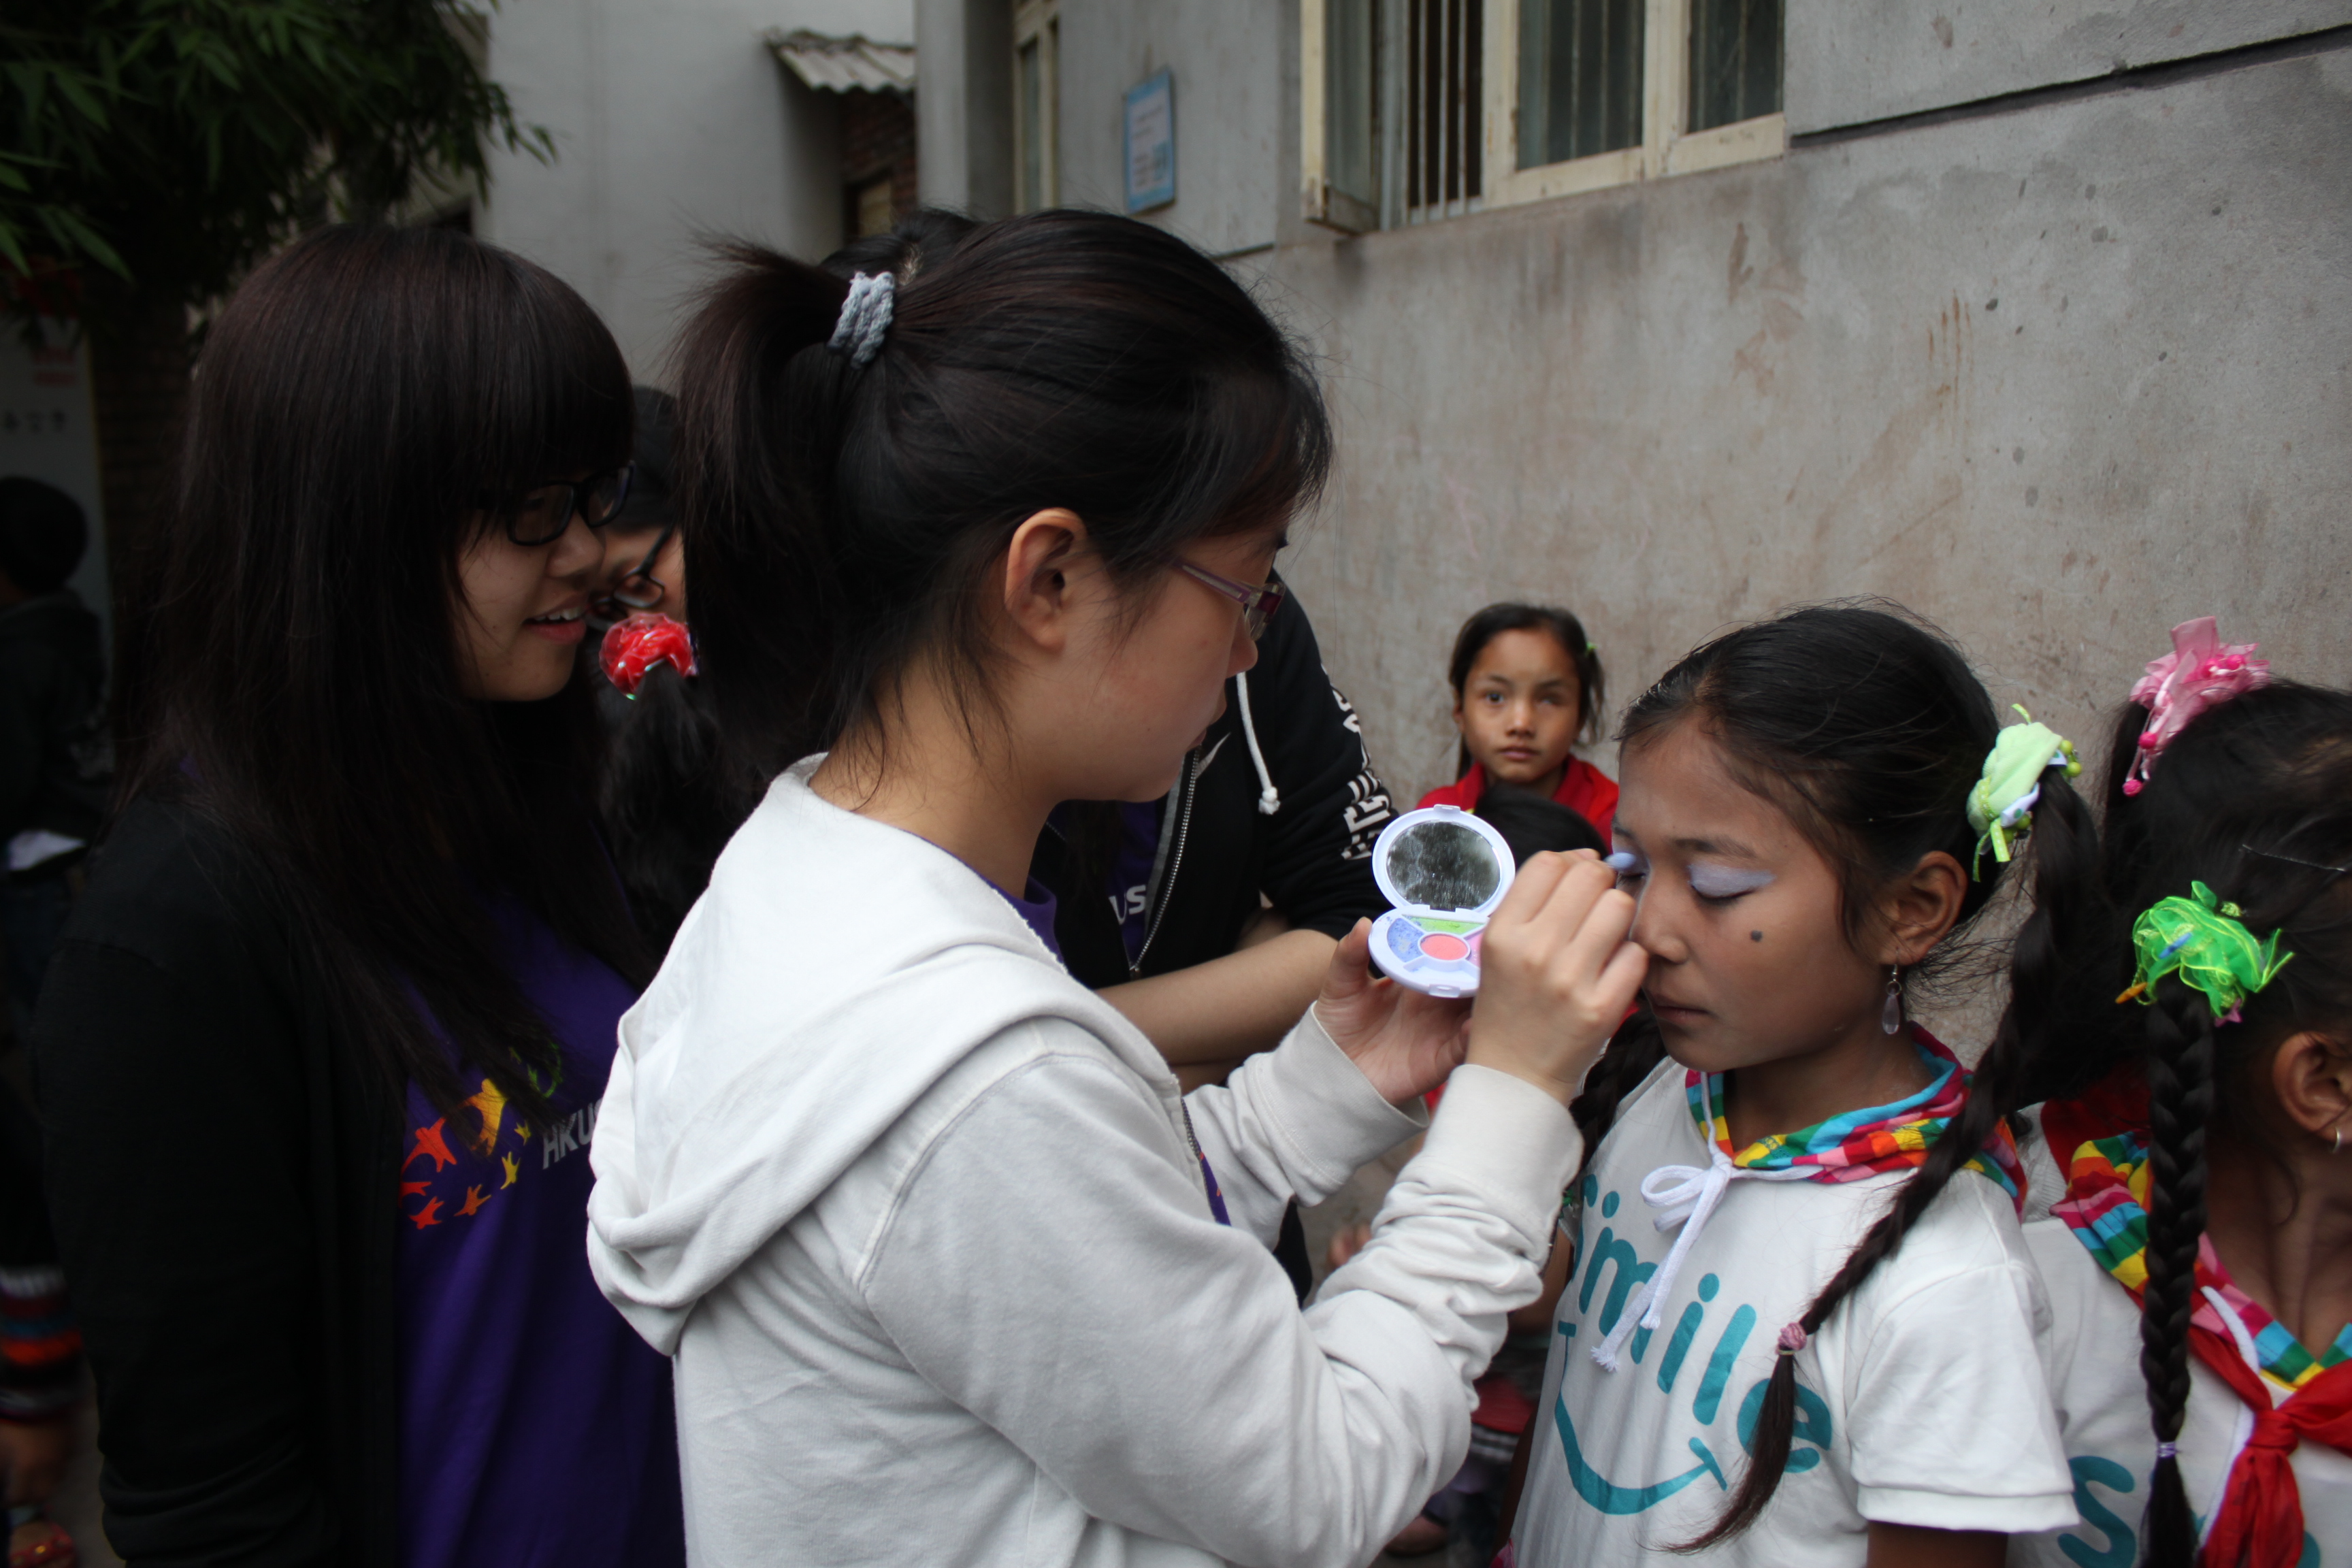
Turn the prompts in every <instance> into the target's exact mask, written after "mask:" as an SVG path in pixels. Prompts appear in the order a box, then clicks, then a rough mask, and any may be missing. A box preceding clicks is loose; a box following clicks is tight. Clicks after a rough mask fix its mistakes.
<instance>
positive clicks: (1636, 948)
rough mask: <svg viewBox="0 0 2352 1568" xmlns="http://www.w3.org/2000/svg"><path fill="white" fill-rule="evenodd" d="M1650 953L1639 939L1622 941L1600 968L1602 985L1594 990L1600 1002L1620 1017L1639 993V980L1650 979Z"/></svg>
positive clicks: (1640, 985) (1640, 983)
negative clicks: (1637, 940) (1636, 940)
mask: <svg viewBox="0 0 2352 1568" xmlns="http://www.w3.org/2000/svg"><path fill="white" fill-rule="evenodd" d="M1649 973H1650V955H1649V953H1648V952H1646V951H1645V950H1644V949H1643V947H1642V946H1641V944H1639V943H1638V942H1623V943H1621V944H1620V945H1619V947H1618V949H1617V951H1616V952H1613V953H1611V954H1610V955H1609V962H1608V963H1606V964H1605V965H1603V966H1602V968H1601V984H1599V985H1598V986H1597V987H1595V993H1596V994H1597V996H1598V997H1599V1000H1600V1002H1601V1005H1602V1006H1603V1007H1604V1008H1605V1009H1607V1010H1608V1011H1610V1012H1612V1013H1614V1014H1617V1015H1618V1016H1623V1015H1624V1012H1625V1009H1627V1008H1628V1007H1631V1006H1632V1005H1633V998H1634V997H1636V996H1638V995H1640V994H1641V992H1642V982H1643V981H1644V980H1646V979H1647V978H1649Z"/></svg>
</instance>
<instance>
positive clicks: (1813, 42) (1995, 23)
mask: <svg viewBox="0 0 2352 1568" xmlns="http://www.w3.org/2000/svg"><path fill="white" fill-rule="evenodd" d="M2347 23H2352V0H2226V3H2221V4H2217V3H2216V0H2043V3H2042V4H2039V5H2034V4H2026V3H2021V0H1974V3H1965V0H1927V3H1925V4H1922V3H1919V0H1902V3H1899V4H1890V3H1888V0H1795V3H1794V4H1792V5H1790V6H1789V20H1788V31H1787V59H1788V66H1787V72H1788V75H1787V83H1786V97H1787V101H1788V109H1789V129H1790V131H1792V132H1797V133H1798V134H1803V133H1805V132H1813V131H1822V130H1826V129H1828V128H1830V127H1832V126H1840V125H1853V124H1857V123H1860V122H1863V121H1872V120H1882V119H1885V118H1888V117H1890V116H1893V115H1897V114H1916V113H1918V112H1920V111H1921V110H1933V109H1945V108H1948V107H1950V106H1952V105H1954V104H1961V103H1970V102H1974V101H1976V100H1980V99H1987V98H1995V97H1999V96H2000V95H2002V94H2004V93H2012V92H2023V91H2028V90H2031V89H2034V88H2042V87H2052V86H2056V85H2059V84H2061V83H2065V82H2074V81H2082V80H2085V79H2089V78H2093V77H2100V76H2105V75H2107V74H2108V73H2110V72H2112V71H2116V70H2122V69H2127V68H2132V67H2136V66H2149V65H2161V64H2164V63H2166V62H2168V61H2174V60H2185V59H2189V58H2193V57H2195V56H2199V55H2209V54H2213V53H2217V52H2219V51H2221V50H2224V49H2233V48H2241V47H2245V46H2247V45H2250V44H2259V43H2263V42H2266V41H2268V40H2271V39H2276V38H2285V37H2296V36H2298V35H2302V34H2307V33H2312V32H2316V31H2318V30H2319V29H2321V28H2325V27H2336V26H2344V25H2345V24H2347Z"/></svg>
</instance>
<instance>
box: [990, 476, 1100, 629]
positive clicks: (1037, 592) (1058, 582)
mask: <svg viewBox="0 0 2352 1568" xmlns="http://www.w3.org/2000/svg"><path fill="white" fill-rule="evenodd" d="M1086 542H1087V525H1086V524H1085V523H1084V522H1083V521H1079V518H1078V514H1077V513H1076V512H1074V511H1071V510H1068V509H1066V508H1064V507H1058V506H1057V507H1048V508H1046V509H1045V510H1044V511H1040V512H1034V513H1032V514H1031V515H1030V516H1029V517H1027V518H1026V519H1024V521H1022V524H1021V526H1020V527H1018V528H1016V529H1014V530H1013V538H1012V541H1011V542H1009V543H1007V544H1006V545H1005V547H1004V578H1003V583H1004V613H1005V615H1006V616H1008V617H1009V618H1010V619H1011V620H1012V622H1013V626H1014V627H1015V628H1016V635H1018V636H1021V637H1025V638H1027V639H1028V640H1029V641H1030V642H1031V643H1033V644H1034V645H1035V646H1036V647H1039V648H1041V649H1043V650H1045V651H1046V652H1051V653H1058V652H1060V651H1061V650H1062V648H1063V647H1065V646H1066V644H1067V643H1068V641H1069V636H1070V615H1071V612H1072V610H1073V608H1074V607H1075V604H1076V600H1075V597H1074V595H1073V594H1072V592H1071V586H1070V570H1071V568H1072V567H1073V566H1074V565H1076V562H1077V558H1078V556H1079V553H1080V552H1081V551H1082V550H1083V549H1084V547H1085V545H1086Z"/></svg>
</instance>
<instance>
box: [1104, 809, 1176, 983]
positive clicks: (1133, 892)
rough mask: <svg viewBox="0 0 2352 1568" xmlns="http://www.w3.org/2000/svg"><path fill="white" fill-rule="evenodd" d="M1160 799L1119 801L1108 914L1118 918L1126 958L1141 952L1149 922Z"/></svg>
mask: <svg viewBox="0 0 2352 1568" xmlns="http://www.w3.org/2000/svg"><path fill="white" fill-rule="evenodd" d="M1167 806H1168V802H1167V800H1166V798H1165V797H1163V798H1161V799H1159V800H1147V801H1141V802H1137V801H1124V800H1123V801H1121V802H1119V804H1118V848H1116V849H1114V850H1112V851H1111V857H1110V914H1111V919H1113V920H1115V921H1118V940H1119V941H1120V942H1122V943H1124V944H1125V945H1126V948H1127V961H1128V963H1134V962H1135V961H1136V960H1137V959H1138V958H1139V957H1141V956H1142V954H1143V939H1144V938H1145V937H1146V936H1147V935H1149V934H1150V926H1151V863H1152V861H1154V860H1156V859H1158V858H1160V813H1161V812H1162V811H1164V810H1166V809H1167Z"/></svg>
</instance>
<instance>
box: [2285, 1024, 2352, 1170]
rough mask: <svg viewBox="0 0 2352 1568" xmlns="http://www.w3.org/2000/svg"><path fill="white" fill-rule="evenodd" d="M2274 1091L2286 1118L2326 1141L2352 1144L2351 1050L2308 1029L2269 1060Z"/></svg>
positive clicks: (2290, 1038) (2295, 1036)
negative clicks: (2339, 1135)
mask: <svg viewBox="0 0 2352 1568" xmlns="http://www.w3.org/2000/svg"><path fill="white" fill-rule="evenodd" d="M2270 1078H2271V1089H2272V1090H2273V1092H2274V1093H2276V1094H2277V1096H2278V1102H2279V1108H2280V1109H2281V1110H2284V1111H2285V1112H2286V1119H2287V1120H2288V1121H2291V1122H2293V1123H2294V1125H2295V1126H2296V1127H2299V1128H2301V1129H2302V1130H2303V1131H2305V1132H2308V1133H2310V1134H2311V1135H2312V1136H2313V1137H2315V1138H2317V1139H2319V1140H2320V1141H2321V1142H2328V1143H2331V1144H2332V1143H2333V1142H2334V1141H2335V1140H2336V1134H2337V1132H2338V1131H2339V1130H2340V1131H2341V1132H2342V1134H2343V1136H2344V1137H2345V1138H2346V1139H2348V1140H2352V1050H2347V1049H2346V1048H2345V1047H2344V1046H2343V1045H2342V1044H2341V1043H2339V1042H2338V1041H2336V1040H2333V1039H2330V1038H2329V1037H2327V1036H2326V1035H2322V1034H2317V1033H2315V1032H2314V1031H2311V1030H2308V1029H2306V1030H2305V1031H2304V1032H2303V1033H2302V1034H2299V1035H2294V1036H2290V1037H2288V1039H2287V1041H2286V1043H2285V1044H2284V1045H2282V1046H2281V1047H2279V1048H2278V1049H2277V1050H2276V1051H2275V1052H2273V1054H2272V1056H2271V1072H2270Z"/></svg>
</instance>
